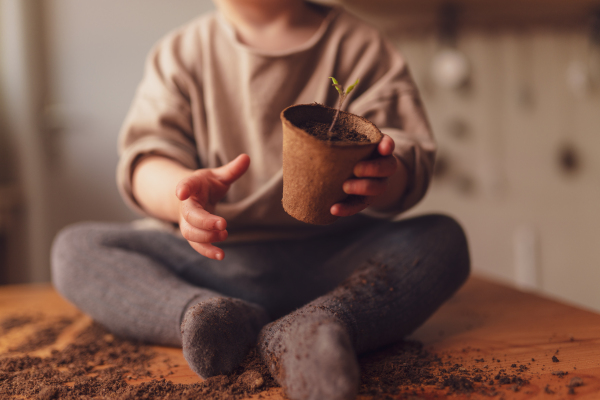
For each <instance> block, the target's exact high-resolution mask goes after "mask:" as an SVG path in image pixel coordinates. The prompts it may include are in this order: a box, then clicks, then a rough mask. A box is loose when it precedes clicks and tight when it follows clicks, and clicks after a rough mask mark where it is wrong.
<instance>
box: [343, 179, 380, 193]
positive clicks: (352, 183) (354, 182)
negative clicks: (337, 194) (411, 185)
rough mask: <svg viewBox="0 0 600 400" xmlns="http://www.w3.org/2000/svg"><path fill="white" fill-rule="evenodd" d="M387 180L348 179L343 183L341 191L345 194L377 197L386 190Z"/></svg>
mask: <svg viewBox="0 0 600 400" xmlns="http://www.w3.org/2000/svg"><path fill="white" fill-rule="evenodd" d="M387 185H388V182H387V179H376V178H371V179H348V180H347V181H346V182H344V185H343V190H344V193H347V194H355V195H358V196H378V195H380V194H382V193H384V192H385V191H386V189H387Z"/></svg>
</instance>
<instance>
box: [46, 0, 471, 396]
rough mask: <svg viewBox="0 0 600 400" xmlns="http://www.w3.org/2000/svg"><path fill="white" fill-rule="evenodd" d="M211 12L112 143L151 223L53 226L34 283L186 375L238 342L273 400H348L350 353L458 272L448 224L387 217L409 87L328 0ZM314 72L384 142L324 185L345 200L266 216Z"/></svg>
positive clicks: (403, 153) (419, 171) (258, 1)
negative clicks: (347, 90)
mask: <svg viewBox="0 0 600 400" xmlns="http://www.w3.org/2000/svg"><path fill="white" fill-rule="evenodd" d="M215 4H216V6H217V10H216V11H215V12H212V13H209V14H207V15H203V16H200V17H199V18H197V19H195V20H193V21H192V22H190V23H188V24H187V25H185V26H183V27H181V28H179V29H177V30H175V31H173V32H172V33H170V34H169V35H168V36H166V37H165V38H164V39H162V40H161V41H160V42H159V43H158V44H157V45H156V46H155V47H154V48H153V50H152V52H151V53H150V55H149V57H148V59H147V63H146V69H145V73H144V77H143V80H142V82H141V84H140V86H139V88H138V90H137V93H136V95H135V99H134V101H133V104H132V107H131V110H130V112H129V114H128V116H127V119H126V121H125V123H124V126H123V129H122V132H121V136H120V141H119V150H120V162H119V165H118V171H117V176H118V185H119V189H120V191H121V193H122V195H123V198H124V199H125V201H126V202H127V204H128V205H129V206H130V207H132V208H133V209H135V210H137V211H138V212H140V213H142V214H143V215H145V216H147V217H151V218H153V219H154V220H156V221H161V223H160V224H155V226H156V227H157V228H148V226H145V227H144V226H141V224H137V223H134V224H116V223H84V224H78V225H75V226H71V227H68V228H66V229H65V230H63V231H62V232H61V233H60V234H59V235H58V237H57V239H56V241H55V243H54V247H53V252H52V270H53V280H54V284H55V286H56V287H57V289H58V290H59V291H60V292H61V293H62V294H63V295H64V296H65V297H66V298H67V299H68V300H70V301H71V302H72V303H74V304H75V305H77V306H78V307H79V308H80V309H82V310H83V311H84V312H86V313H87V314H89V315H90V316H92V317H93V318H94V319H95V320H96V321H98V322H100V323H101V324H103V325H104V326H106V327H107V328H108V329H109V330H111V331H112V332H114V333H115V334H118V335H122V336H125V337H130V338H135V339H139V340H144V341H146V342H148V343H154V344H161V345H172V346H182V348H183V353H184V356H185V358H186V360H187V361H188V363H189V365H190V367H191V368H192V369H193V370H194V371H195V372H196V373H198V375H200V376H202V377H209V376H213V375H216V374H223V373H228V372H231V371H232V370H233V369H235V368H236V367H237V366H238V365H239V364H240V362H241V361H242V359H243V358H244V357H245V356H246V355H247V353H248V351H249V350H250V349H251V348H252V347H253V346H257V348H258V351H259V353H260V355H261V357H262V358H263V360H264V361H265V362H266V364H267V365H268V367H269V368H270V370H271V373H272V374H273V376H274V377H275V378H276V379H277V381H278V382H279V383H280V384H281V385H282V386H283V388H284V389H285V391H286V393H287V395H288V396H289V397H290V398H292V399H297V400H299V399H353V398H355V397H356V394H357V391H358V385H359V369H358V363H357V355H360V354H361V353H363V352H366V351H369V350H372V349H377V348H379V347H381V346H384V345H387V344H390V343H393V342H395V341H398V340H400V339H402V338H403V337H404V336H406V335H407V334H409V333H411V332H412V331H414V330H415V329H416V328H417V327H418V326H419V325H421V324H422V323H423V322H424V321H425V320H426V319H427V318H428V317H429V316H430V315H431V314H432V313H433V312H434V311H435V310H436V309H437V308H438V307H439V306H440V305H441V304H442V303H443V302H444V301H445V300H447V299H448V298H449V297H450V296H451V295H452V294H453V293H454V292H455V291H456V290H457V289H458V288H459V287H460V286H461V285H462V283H463V282H464V281H465V280H466V278H467V276H468V273H469V255H468V251H467V243H466V240H465V236H464V233H463V231H462V229H461V228H460V226H459V225H458V224H457V223H456V222H455V221H454V220H453V219H451V218H449V217H446V216H442V215H426V216H421V217H415V218H411V219H404V220H397V219H393V220H392V218H393V217H395V216H397V215H398V214H400V213H401V212H403V211H405V210H407V209H409V208H410V207H412V206H413V205H415V204H416V203H417V202H418V201H419V200H420V199H421V198H422V197H423V196H424V194H425V192H426V189H427V187H428V184H429V179H430V177H431V173H432V167H433V162H434V153H435V143H434V140H433V137H432V134H431V130H430V127H429V125H428V122H427V119H426V115H425V111H424V109H423V106H422V103H421V101H420V99H419V94H418V91H417V88H416V87H415V84H414V82H413V80H412V79H411V76H410V73H409V71H408V67H407V65H406V62H405V60H404V59H403V58H402V56H401V55H400V54H399V53H398V52H397V51H396V50H395V49H394V48H393V46H392V45H391V44H390V43H389V42H388V41H387V40H386V39H384V38H383V37H382V36H381V34H380V33H379V32H378V31H377V30H376V29H374V28H372V27H370V26H368V25H367V24H365V23H363V22H361V21H360V20H358V19H357V18H355V17H353V16H351V15H350V14H348V13H347V12H345V11H344V10H343V9H342V8H340V7H327V6H323V5H316V4H313V3H310V2H306V1H303V0H215ZM330 76H334V77H336V78H337V79H338V80H339V81H340V83H343V84H350V83H351V82H354V81H355V80H356V79H357V78H360V84H359V85H358V86H357V87H356V88H355V89H354V91H353V92H352V93H351V94H350V95H349V98H348V100H347V101H346V103H345V108H346V109H347V110H348V111H350V112H353V113H355V114H358V115H361V116H364V117H366V118H368V119H369V120H370V121H372V122H373V123H374V124H375V125H377V126H378V127H379V128H380V129H381V131H382V132H383V133H385V135H384V137H383V140H382V141H381V142H380V144H379V145H378V147H377V149H376V154H375V156H374V157H372V158H370V159H369V160H367V161H362V162H359V163H357V164H356V166H355V167H354V170H353V173H354V176H353V177H352V178H351V179H348V180H347V181H346V182H344V185H343V190H344V191H345V192H346V193H347V194H349V195H354V198H356V196H360V197H359V198H361V199H362V200H363V201H358V202H357V201H353V202H341V203H337V204H334V205H333V206H332V207H331V209H330V212H331V214H333V215H336V216H339V217H341V218H340V219H339V220H338V221H336V222H335V223H334V224H331V225H328V226H315V225H309V224H305V223H302V222H300V221H297V220H295V219H293V218H292V217H290V216H289V215H287V214H286V213H285V211H284V210H283V207H282V205H281V197H282V150H281V149H282V129H281V122H280V119H279V113H280V112H281V111H282V110H283V109H284V108H286V107H287V106H289V105H292V104H307V103H313V102H318V103H321V104H325V105H329V106H334V105H335V104H336V101H337V92H336V91H335V89H333V88H332V87H331V81H330V80H329V77H330ZM159 226H160V229H158V227H159ZM215 244H217V245H218V246H215Z"/></svg>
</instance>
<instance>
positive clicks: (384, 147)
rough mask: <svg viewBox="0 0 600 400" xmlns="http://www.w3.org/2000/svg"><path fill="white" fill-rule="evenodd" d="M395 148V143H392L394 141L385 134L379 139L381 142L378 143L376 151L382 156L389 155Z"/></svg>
mask: <svg viewBox="0 0 600 400" xmlns="http://www.w3.org/2000/svg"><path fill="white" fill-rule="evenodd" d="M395 148H396V143H394V139H392V138H391V137H389V136H388V135H385V134H384V135H383V139H381V142H379V146H377V150H378V151H379V154H381V155H382V156H389V155H391V154H392V153H393V152H394V149H395Z"/></svg>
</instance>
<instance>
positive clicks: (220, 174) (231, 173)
mask: <svg viewBox="0 0 600 400" xmlns="http://www.w3.org/2000/svg"><path fill="white" fill-rule="evenodd" d="M249 166H250V156H248V154H240V155H239V156H237V157H236V158H235V159H234V160H232V161H230V162H228V163H227V164H225V165H223V166H221V167H219V168H214V169H213V170H212V173H213V174H214V175H215V177H216V178H217V179H218V180H219V181H221V182H222V183H224V184H225V185H230V184H232V183H233V182H235V181H236V180H238V179H239V178H240V177H241V176H242V175H244V173H245V172H246V171H247V170H248V167H249Z"/></svg>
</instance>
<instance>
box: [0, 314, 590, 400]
mask: <svg viewBox="0 0 600 400" xmlns="http://www.w3.org/2000/svg"><path fill="white" fill-rule="evenodd" d="M28 318H29V317H28V316H11V317H8V318H6V319H5V320H4V321H0V326H4V324H5V323H6V324H7V326H8V325H11V323H8V322H7V321H10V320H11V319H12V321H17V320H19V321H29V322H25V323H23V324H21V325H19V326H25V325H26V324H28V323H34V322H32V321H36V322H35V326H36V330H35V331H34V332H33V333H31V334H30V335H29V336H28V337H26V338H25V340H24V341H23V344H21V345H18V346H17V347H15V348H14V349H11V350H10V351H8V352H5V353H4V354H0V398H2V399H22V398H27V399H41V400H52V399H66V400H75V399H132V400H133V399H197V398H201V399H206V400H237V399H243V398H247V397H249V396H251V395H255V394H260V393H263V392H266V391H268V390H269V389H272V388H274V387H278V385H277V383H276V382H275V381H274V380H273V378H272V377H271V376H270V374H269V372H268V368H267V367H266V366H265V365H264V364H263V363H262V361H261V360H260V358H259V357H258V355H257V353H256V352H255V351H251V353H250V354H249V355H248V357H247V358H246V359H245V361H244V362H243V363H242V365H241V366H240V367H238V368H237V369H236V370H235V371H234V372H233V373H232V374H229V375H220V376H215V377H212V378H209V379H206V380H204V381H200V379H199V382H197V383H193V384H176V383H173V382H170V381H169V380H168V376H167V377H166V378H165V377H163V376H162V375H160V376H158V377H157V376H154V374H155V373H153V372H151V371H150V363H151V361H152V360H154V359H155V358H156V357H157V354H156V352H155V351H154V349H153V348H152V347H151V346H148V345H144V344H142V343H138V342H135V341H131V340H126V339H121V338H118V337H116V336H114V335H112V334H110V333H109V332H108V331H107V330H105V329H104V328H103V327H101V326H100V325H98V324H95V323H94V324H91V325H90V326H88V327H87V328H85V329H84V330H82V331H81V332H80V333H79V334H78V335H77V336H76V337H75V339H74V340H72V341H71V343H70V344H68V345H67V346H66V347H64V348H63V349H55V350H52V351H51V353H49V355H48V356H44V357H37V356H34V355H31V354H29V353H32V352H34V351H35V350H37V349H42V348H44V347H46V348H47V347H48V346H49V345H51V344H52V343H54V341H55V340H56V339H57V337H58V335H59V334H60V332H61V331H62V330H63V329H66V328H67V327H68V326H69V324H70V323H72V322H73V321H74V320H73V319H72V318H58V319H57V318H54V319H50V320H48V321H46V322H45V323H40V322H39V321H38V320H35V319H34V318H29V319H28ZM42 322H44V321H42ZM17 325H18V324H17ZM49 325H53V326H54V327H55V328H54V329H49ZM14 329H17V328H14ZM16 349H20V350H19V352H17V351H16ZM359 361H360V368H361V372H362V375H361V384H360V394H362V395H367V396H371V397H372V398H373V399H378V400H379V399H390V398H392V397H391V396H394V397H393V398H394V399H398V398H401V399H408V398H420V396H419V395H422V394H429V395H428V396H427V398H439V397H437V396H438V395H439V396H441V397H443V396H444V395H445V394H467V395H470V394H473V393H475V394H482V395H485V396H486V397H487V396H489V397H496V396H498V395H502V394H503V393H506V392H507V391H508V392H511V391H514V392H517V391H519V390H521V389H522V388H523V387H525V386H526V385H527V384H528V383H529V380H528V379H529V378H528V376H527V371H528V367H527V366H526V365H524V364H520V365H519V364H518V363H515V364H513V365H512V366H511V368H509V369H507V370H505V369H499V367H497V366H494V365H493V363H494V362H495V361H496V359H492V360H488V361H486V360H485V359H484V358H481V359H475V364H474V365H475V366H470V367H469V366H467V367H463V365H462V359H461V358H460V357H459V358H457V357H453V356H451V355H438V354H432V353H431V352H429V351H427V350H426V349H425V348H424V347H423V345H422V344H421V343H419V342H417V341H404V342H400V343H397V344H395V345H393V346H389V347H387V348H384V349H381V350H379V351H376V352H372V353H369V354H366V355H364V356H363V357H361V358H360V360H359ZM471 364H472V363H471ZM488 364H489V365H491V367H490V366H488ZM140 378H148V379H150V381H149V382H144V383H135V382H133V381H134V380H135V379H140ZM583 384H584V383H583V381H582V380H581V379H580V378H577V379H575V378H574V379H572V380H571V381H570V382H569V385H568V386H567V387H568V388H569V390H570V392H573V391H574V389H575V388H577V387H579V386H582V385H583ZM550 392H551V390H550V389H549V388H546V393H550ZM431 394H433V396H435V397H431ZM500 397H502V396H500Z"/></svg>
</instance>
